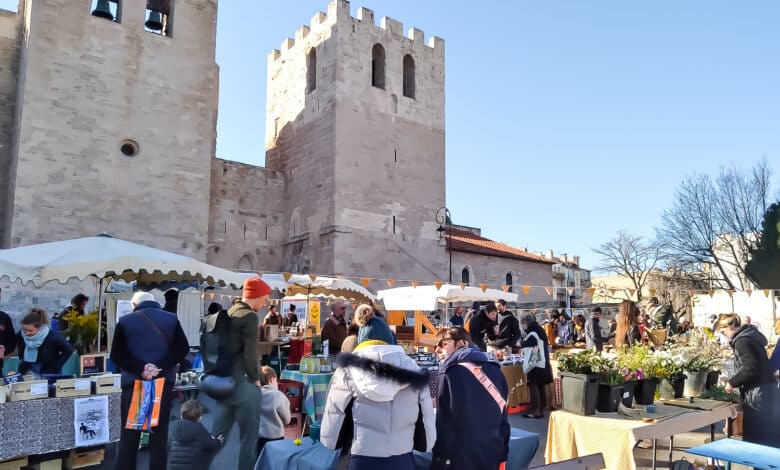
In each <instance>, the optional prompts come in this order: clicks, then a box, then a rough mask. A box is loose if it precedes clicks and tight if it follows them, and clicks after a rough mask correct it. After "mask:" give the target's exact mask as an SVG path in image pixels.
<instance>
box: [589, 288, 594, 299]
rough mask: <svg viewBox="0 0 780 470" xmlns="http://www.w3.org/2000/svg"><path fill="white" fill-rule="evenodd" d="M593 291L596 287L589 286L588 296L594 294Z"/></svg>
mask: <svg viewBox="0 0 780 470" xmlns="http://www.w3.org/2000/svg"><path fill="white" fill-rule="evenodd" d="M595 293H596V288H595V287H589V288H588V295H589V296H591V297H593V294H595Z"/></svg>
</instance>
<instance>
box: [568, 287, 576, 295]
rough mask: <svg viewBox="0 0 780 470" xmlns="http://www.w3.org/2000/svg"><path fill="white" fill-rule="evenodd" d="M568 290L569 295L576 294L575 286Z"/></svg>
mask: <svg viewBox="0 0 780 470" xmlns="http://www.w3.org/2000/svg"><path fill="white" fill-rule="evenodd" d="M567 291H568V292H569V295H574V287H569V288H568V289H567Z"/></svg>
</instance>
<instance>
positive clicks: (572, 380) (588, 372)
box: [557, 351, 606, 416]
mask: <svg viewBox="0 0 780 470" xmlns="http://www.w3.org/2000/svg"><path fill="white" fill-rule="evenodd" d="M557 358H558V370H559V375H560V376H561V394H562V397H563V403H562V407H563V409H564V410H566V411H570V412H572V413H576V414H579V415H584V416H589V415H592V414H594V413H595V412H596V401H597V399H598V392H599V384H598V375H597V374H598V373H599V372H603V371H604V370H606V369H602V367H604V362H605V360H604V359H602V358H601V356H600V355H599V353H597V352H596V351H583V352H580V353H576V354H558V356H557Z"/></svg>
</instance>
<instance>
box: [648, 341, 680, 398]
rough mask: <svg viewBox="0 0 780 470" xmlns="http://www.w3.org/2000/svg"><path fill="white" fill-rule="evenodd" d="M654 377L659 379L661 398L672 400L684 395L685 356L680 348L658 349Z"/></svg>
mask: <svg viewBox="0 0 780 470" xmlns="http://www.w3.org/2000/svg"><path fill="white" fill-rule="evenodd" d="M654 356H655V359H656V363H655V368H654V374H653V376H654V377H657V378H658V379H659V384H658V393H659V396H660V398H662V399H664V400H670V399H673V398H681V397H682V396H683V386H684V384H685V374H683V366H684V365H685V358H684V357H683V355H682V352H681V351H680V350H679V348H671V347H670V348H669V349H667V350H664V351H656V352H655V354H654Z"/></svg>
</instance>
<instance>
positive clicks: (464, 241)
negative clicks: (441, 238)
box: [446, 228, 556, 264]
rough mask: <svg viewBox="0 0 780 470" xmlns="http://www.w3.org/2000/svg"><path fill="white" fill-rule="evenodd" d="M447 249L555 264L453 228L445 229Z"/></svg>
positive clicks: (543, 258) (541, 257) (547, 259)
mask: <svg viewBox="0 0 780 470" xmlns="http://www.w3.org/2000/svg"><path fill="white" fill-rule="evenodd" d="M446 237H447V248H448V249H451V250H453V251H463V252H467V253H476V254H479V255H486V256H498V257H501V258H510V259H517V260H522V261H533V262H537V263H546V264H555V263H556V261H553V260H551V259H549V258H545V257H544V256H540V255H536V254H533V253H529V252H527V251H525V250H521V249H519V248H514V247H512V246H509V245H507V244H505V243H499V242H496V241H493V240H490V239H488V238H485V237H481V236H479V235H476V234H474V233H472V232H469V231H466V230H458V229H454V228H447V229H446Z"/></svg>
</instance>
